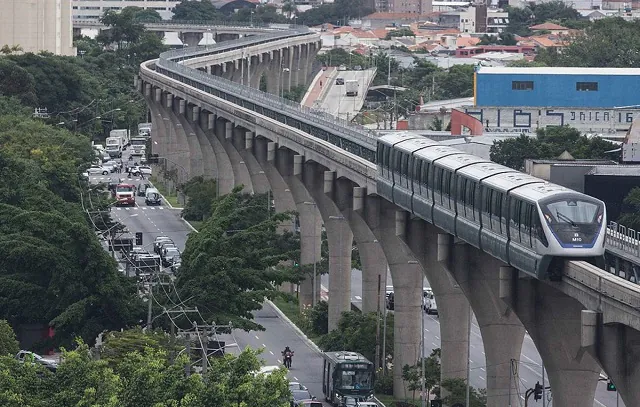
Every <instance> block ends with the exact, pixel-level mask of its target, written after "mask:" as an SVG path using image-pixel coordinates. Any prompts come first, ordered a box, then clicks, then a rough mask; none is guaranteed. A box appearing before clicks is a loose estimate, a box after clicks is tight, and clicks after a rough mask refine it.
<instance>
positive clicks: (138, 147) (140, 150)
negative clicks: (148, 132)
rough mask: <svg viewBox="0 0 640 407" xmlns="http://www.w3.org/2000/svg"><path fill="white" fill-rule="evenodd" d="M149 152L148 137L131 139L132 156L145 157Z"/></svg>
mask: <svg viewBox="0 0 640 407" xmlns="http://www.w3.org/2000/svg"><path fill="white" fill-rule="evenodd" d="M146 150H147V137H145V136H140V137H134V138H132V139H131V155H137V156H145V155H146Z"/></svg>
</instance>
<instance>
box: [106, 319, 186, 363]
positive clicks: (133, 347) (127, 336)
mask: <svg viewBox="0 0 640 407" xmlns="http://www.w3.org/2000/svg"><path fill="white" fill-rule="evenodd" d="M102 340H103V344H102V347H101V348H100V358H101V359H104V360H106V361H108V362H109V364H110V366H112V367H113V366H117V365H120V364H121V363H122V362H123V361H124V360H125V359H126V358H127V357H128V355H129V354H131V353H133V352H138V353H141V354H144V352H145V351H146V349H153V350H156V351H164V352H166V353H167V354H169V353H170V352H176V351H179V350H180V349H181V348H180V347H178V346H171V344H170V339H169V337H168V336H167V334H166V333H165V332H164V331H162V330H159V329H158V330H155V331H153V332H143V331H142V329H140V328H133V329H127V330H123V331H110V332H106V333H105V334H104V335H103V337H102Z"/></svg>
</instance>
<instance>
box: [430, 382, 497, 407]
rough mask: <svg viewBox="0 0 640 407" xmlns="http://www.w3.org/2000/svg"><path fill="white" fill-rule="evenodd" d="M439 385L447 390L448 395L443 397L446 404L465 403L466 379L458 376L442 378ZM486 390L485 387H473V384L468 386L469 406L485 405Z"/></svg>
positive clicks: (483, 406) (479, 406) (481, 406)
mask: <svg viewBox="0 0 640 407" xmlns="http://www.w3.org/2000/svg"><path fill="white" fill-rule="evenodd" d="M440 386H441V387H442V388H444V389H446V390H447V391H449V395H448V396H447V397H445V398H444V404H445V405H447V406H450V405H453V404H455V403H462V404H465V403H466V400H467V397H466V395H467V381H466V380H464V379H460V378H455V379H444V380H443V381H442V383H441V384H440ZM486 405H487V392H486V390H485V389H475V388H474V387H473V386H471V387H470V388H469V406H470V407H486Z"/></svg>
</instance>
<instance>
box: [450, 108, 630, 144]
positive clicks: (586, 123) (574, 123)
mask: <svg viewBox="0 0 640 407" xmlns="http://www.w3.org/2000/svg"><path fill="white" fill-rule="evenodd" d="M547 106H558V105H554V104H551V103H549V104H548V105H547ZM462 110H464V111H465V112H466V113H467V114H469V115H471V116H474V117H475V118H477V119H478V120H480V121H481V122H482V125H483V126H484V131H485V132H496V133H499V132H500V133H502V132H504V133H535V131H536V130H537V129H538V128H544V127H547V126H563V125H568V126H571V127H574V128H576V129H578V130H580V131H581V132H583V133H595V134H603V135H605V136H606V137H624V136H625V134H626V132H627V130H629V126H631V123H632V122H633V118H634V117H635V115H636V114H638V113H639V112H640V111H639V110H638V109H615V110H614V109H588V108H584V109H579V108H562V107H558V108H555V107H547V108H537V107H531V105H521V106H518V107H505V106H491V107H488V106H482V107H481V106H477V107H471V106H469V107H466V108H462Z"/></svg>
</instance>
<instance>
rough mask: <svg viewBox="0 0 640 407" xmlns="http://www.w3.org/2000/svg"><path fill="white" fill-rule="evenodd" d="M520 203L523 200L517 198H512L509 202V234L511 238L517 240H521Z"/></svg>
mask: <svg viewBox="0 0 640 407" xmlns="http://www.w3.org/2000/svg"><path fill="white" fill-rule="evenodd" d="M520 204H521V202H520V201H518V200H517V199H515V198H511V202H510V204H509V211H510V212H511V214H510V215H509V227H510V231H509V235H510V238H511V240H515V241H516V242H520Z"/></svg>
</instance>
